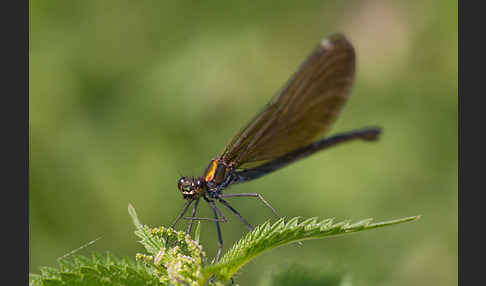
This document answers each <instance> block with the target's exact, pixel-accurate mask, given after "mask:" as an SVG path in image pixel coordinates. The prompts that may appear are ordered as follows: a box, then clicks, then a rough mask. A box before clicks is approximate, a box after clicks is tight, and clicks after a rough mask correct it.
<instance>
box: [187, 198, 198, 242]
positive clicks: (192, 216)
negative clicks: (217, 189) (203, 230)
mask: <svg viewBox="0 0 486 286" xmlns="http://www.w3.org/2000/svg"><path fill="white" fill-rule="evenodd" d="M198 204H199V198H197V199H196V201H195V202H194V207H193V208H192V215H191V218H192V219H191V220H190V221H189V226H188V227H187V231H186V233H187V234H189V235H191V231H192V223H193V222H194V217H195V216H196V211H197V205H198Z"/></svg>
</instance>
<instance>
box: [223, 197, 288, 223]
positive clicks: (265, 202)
mask: <svg viewBox="0 0 486 286" xmlns="http://www.w3.org/2000/svg"><path fill="white" fill-rule="evenodd" d="M220 197H221V198H233V197H247V198H248V197H250V198H259V199H260V200H261V201H262V202H263V203H264V204H265V205H266V206H267V207H268V208H269V209H271V210H272V212H273V213H274V214H275V215H276V216H278V217H279V218H282V216H280V214H279V213H278V212H277V211H276V210H275V209H274V208H273V207H272V206H271V205H270V203H268V202H267V201H266V200H265V199H264V198H263V196H262V195H260V194H257V193H240V194H221V195H220Z"/></svg>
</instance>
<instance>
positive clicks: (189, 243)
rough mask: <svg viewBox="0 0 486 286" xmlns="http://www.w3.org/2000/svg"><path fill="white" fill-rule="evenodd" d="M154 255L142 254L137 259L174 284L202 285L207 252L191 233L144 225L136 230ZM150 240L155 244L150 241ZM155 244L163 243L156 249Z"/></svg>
mask: <svg viewBox="0 0 486 286" xmlns="http://www.w3.org/2000/svg"><path fill="white" fill-rule="evenodd" d="M136 234H137V235H138V236H139V237H140V238H142V241H141V243H142V244H143V245H144V246H145V248H146V249H147V251H148V252H149V253H150V255H145V254H140V253H138V254H137V256H136V258H137V261H142V262H144V263H145V264H146V265H147V266H149V267H152V268H153V271H154V272H153V273H154V275H155V276H157V277H158V278H159V279H160V282H162V283H167V284H173V285H191V286H192V285H194V286H196V285H198V283H197V281H198V280H199V279H200V278H201V270H202V267H203V262H204V261H205V257H206V254H205V253H204V251H202V247H201V246H200V245H199V244H198V243H197V242H195V241H194V240H192V239H191V238H190V236H189V235H187V234H185V233H184V232H181V231H175V230H173V229H172V228H165V227H157V228H148V227H147V226H143V227H142V228H141V229H139V230H137V231H136ZM148 240H150V241H151V242H152V243H149V242H148ZM153 244H156V245H158V246H160V248H158V249H156V248H154V247H153Z"/></svg>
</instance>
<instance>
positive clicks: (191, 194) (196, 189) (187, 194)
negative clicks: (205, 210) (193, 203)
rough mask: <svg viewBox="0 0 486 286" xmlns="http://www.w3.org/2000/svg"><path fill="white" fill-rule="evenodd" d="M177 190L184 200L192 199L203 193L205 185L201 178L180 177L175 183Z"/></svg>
mask: <svg viewBox="0 0 486 286" xmlns="http://www.w3.org/2000/svg"><path fill="white" fill-rule="evenodd" d="M177 188H178V189H179V191H181V193H182V196H183V197H184V199H186V200H189V199H194V198H195V197H197V196H199V195H200V194H201V193H203V192H204V189H205V184H204V181H203V180H201V178H193V177H181V178H180V179H179V180H178V181H177Z"/></svg>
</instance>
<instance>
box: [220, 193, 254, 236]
mask: <svg viewBox="0 0 486 286" xmlns="http://www.w3.org/2000/svg"><path fill="white" fill-rule="evenodd" d="M218 201H219V202H220V203H222V204H223V205H224V206H225V207H227V208H228V209H229V210H230V211H232V212H233V213H234V214H236V215H237V216H238V217H239V218H240V219H241V221H243V223H244V224H246V226H247V227H248V228H249V229H250V230H253V226H251V224H249V223H248V222H247V221H246V219H244V218H243V217H242V216H241V215H240V213H239V212H238V211H237V210H235V209H234V208H233V207H232V206H230V204H228V202H227V201H225V200H223V199H222V198H221V197H219V198H218Z"/></svg>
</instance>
